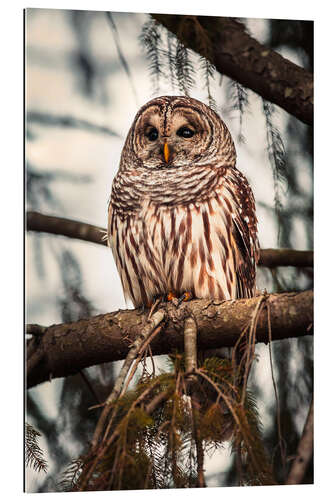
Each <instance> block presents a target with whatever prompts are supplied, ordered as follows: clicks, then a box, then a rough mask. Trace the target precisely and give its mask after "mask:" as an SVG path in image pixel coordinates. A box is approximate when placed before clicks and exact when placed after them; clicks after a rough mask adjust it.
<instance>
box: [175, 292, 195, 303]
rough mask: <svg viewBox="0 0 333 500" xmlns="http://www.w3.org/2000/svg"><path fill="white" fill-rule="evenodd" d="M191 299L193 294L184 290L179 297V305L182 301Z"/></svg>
mask: <svg viewBox="0 0 333 500" xmlns="http://www.w3.org/2000/svg"><path fill="white" fill-rule="evenodd" d="M191 299H192V294H191V293H190V292H184V293H183V294H182V295H181V296H180V297H179V299H178V306H180V304H181V303H182V302H188V301H189V300H191Z"/></svg>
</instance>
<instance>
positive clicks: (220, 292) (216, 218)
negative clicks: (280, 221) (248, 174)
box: [108, 96, 259, 307]
mask: <svg viewBox="0 0 333 500" xmlns="http://www.w3.org/2000/svg"><path fill="white" fill-rule="evenodd" d="M108 242H109V245H110V246H111V248H112V252H113V255H114V258H115V261H116V264H117V268H118V271H119V274H120V277H121V282H122V286H123V290H124V295H125V298H126V299H130V300H131V301H132V303H133V304H134V306H135V307H139V306H144V307H149V306H150V305H151V304H152V303H153V301H154V298H156V297H157V296H165V295H167V294H170V295H171V296H173V297H180V296H187V297H188V296H192V297H193V298H211V299H217V300H229V299H236V298H242V297H252V296H253V295H254V293H255V288H256V286H255V280H256V263H257V260H258V255H259V245H258V239H257V219H256V215H255V202H254V197H253V194H252V191H251V188H250V186H249V184H248V182H247V180H246V178H245V177H244V175H243V174H242V173H241V172H240V171H239V170H237V168H236V151H235V146H234V143H233V140H232V137H231V135H230V132H229V130H228V128H227V126H226V125H225V123H224V122H223V121H222V120H221V118H220V117H219V116H218V114H217V113H216V112H215V111H213V110H212V109H211V108H210V107H208V106H206V105H205V104H203V103H202V102H200V101H198V100H196V99H193V98H189V97H183V96H179V97H178V96H162V97H158V98H155V99H153V100H151V101H149V102H148V103H147V104H145V105H144V106H142V108H141V109H140V110H139V111H138V113H137V115H136V116H135V118H134V122H133V124H132V126H131V128H130V130H129V133H128V135H127V138H126V142H125V145H124V148H123V151H122V154H121V160H120V166H119V170H118V172H117V174H116V176H115V178H114V181H113V185H112V192H111V197H110V202H109V211H108Z"/></svg>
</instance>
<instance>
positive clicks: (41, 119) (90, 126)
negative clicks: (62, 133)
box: [26, 111, 119, 137]
mask: <svg viewBox="0 0 333 500" xmlns="http://www.w3.org/2000/svg"><path fill="white" fill-rule="evenodd" d="M26 119H27V122H28V123H37V124H38V125H47V126H50V127H67V128H79V129H83V130H87V131H88V132H95V133H101V134H106V135H110V136H113V137H119V134H118V133H117V132H115V131H114V130H111V129H110V128H108V127H104V126H103V125H96V124H95V123H92V122H89V121H87V120H81V119H80V118H75V117H74V116H70V115H55V114H51V113H44V112H42V111H28V112H27V115H26Z"/></svg>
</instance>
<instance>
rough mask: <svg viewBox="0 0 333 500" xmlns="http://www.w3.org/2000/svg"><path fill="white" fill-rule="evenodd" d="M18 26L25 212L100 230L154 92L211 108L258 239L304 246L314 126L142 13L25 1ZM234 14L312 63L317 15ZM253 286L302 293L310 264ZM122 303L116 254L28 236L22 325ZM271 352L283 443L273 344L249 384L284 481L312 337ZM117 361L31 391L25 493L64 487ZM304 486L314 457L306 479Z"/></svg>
mask: <svg viewBox="0 0 333 500" xmlns="http://www.w3.org/2000/svg"><path fill="white" fill-rule="evenodd" d="M25 21H26V25H25V26H26V27H25V36H26V175H25V178H26V209H27V210H35V211H39V212H42V213H45V214H49V215H57V216H63V217H68V218H71V219H76V220H80V221H84V222H87V223H90V224H94V225H97V226H101V227H106V220H107V201H108V197H109V194H110V189H111V184H112V179H113V176H114V175H115V172H116V170H117V168H118V162H119V157H120V152H121V148H122V145H123V141H124V139H125V136H126V134H127V131H128V128H129V126H130V124H131V123H132V120H133V117H134V115H135V113H136V111H137V109H138V108H139V106H141V105H142V104H144V103H145V102H146V101H148V100H149V99H150V98H152V97H154V96H157V95H164V94H186V93H188V94H189V95H191V96H192V97H195V98H198V99H200V100H202V101H203V102H205V103H207V104H210V105H211V106H213V107H215V109H216V110H217V112H218V113H219V114H220V115H221V116H222V117H223V119H224V120H225V121H226V123H227V125H228V127H229V128H230V130H231V132H232V135H233V137H234V139H235V143H236V149H237V154H238V168H239V169H240V170H241V171H242V172H244V174H245V175H246V176H247V178H248V179H249V182H250V184H251V186H252V188H253V191H254V194H255V198H256V202H257V215H258V220H259V240H260V244H261V247H262V248H267V247H270V248H279V247H288V248H295V249H302V250H307V249H310V250H311V249H312V247H313V131H312V127H311V126H309V125H305V124H304V123H302V122H301V121H300V120H298V119H297V118H295V117H294V116H292V115H291V114H288V113H287V112H286V111H284V110H283V109H281V108H279V107H277V106H274V105H272V104H270V103H269V102H268V101H265V100H263V99H262V97H261V96H260V95H258V94H256V93H254V92H253V91H251V90H249V89H247V88H245V87H244V86H243V85H241V83H239V82H238V81H237V80H235V81H234V80H232V79H231V78H229V77H228V76H226V75H222V74H221V73H219V72H217V71H216V70H215V67H214V66H213V65H212V64H211V63H210V62H209V61H208V59H207V58H205V57H202V56H200V55H198V54H197V53H196V52H194V51H192V50H189V49H186V48H185V47H184V45H182V43H180V41H179V40H178V39H177V37H175V36H174V35H172V34H171V33H170V32H169V31H168V30H167V29H166V28H165V27H163V26H162V25H161V24H159V23H156V22H155V21H153V19H152V18H151V17H150V16H149V15H148V14H134V13H133V14H125V13H111V14H110V13H104V12H93V11H69V10H68V11H64V10H47V9H28V10H27V11H26V20H25ZM241 22H242V23H243V24H244V25H245V26H246V29H247V32H248V33H249V34H251V36H253V37H254V38H256V39H257V40H258V41H259V42H260V43H262V44H265V45H266V46H268V47H270V48H272V49H274V50H276V51H277V52H278V53H280V54H282V55H283V56H284V57H286V58H287V59H289V60H291V61H293V62H295V63H296V64H298V65H299V66H302V67H304V68H305V69H307V70H309V71H312V70H313V23H312V22H309V21H288V20H265V19H241ZM208 55H209V52H207V56H208ZM258 287H259V288H260V289H261V290H263V289H267V291H269V292H275V291H287V290H295V291H298V290H306V289H310V288H312V287H313V274H312V269H309V268H304V269H302V268H293V267H285V268H275V269H268V268H259V270H258ZM125 307H126V304H125V303H124V300H123V294H122V290H121V284H120V280H119V277H118V273H117V270H116V267H115V264H114V262H113V258H112V254H111V252H109V251H107V250H105V248H103V247H101V246H99V245H93V244H90V243H86V242H81V241H78V240H72V239H69V238H66V237H62V236H53V235H47V234H44V233H39V232H28V233H27V239H26V322H27V323H39V324H43V325H49V324H52V323H61V322H64V321H74V320H77V319H79V318H82V317H88V316H91V315H92V314H98V313H103V312H107V311H113V310H116V309H118V308H125ZM272 350H273V357H274V374H275V379H276V384H277V387H278V396H279V404H280V417H281V433H282V437H283V442H282V446H280V447H279V446H278V443H279V436H278V427H277V425H276V412H277V404H276V399H275V396H274V390H273V384H272V379H271V373H270V370H269V353H268V347H267V346H262V345H259V346H257V349H256V353H257V355H258V360H259V361H258V363H257V364H256V366H255V367H254V369H253V370H252V374H251V379H250V387H251V389H252V391H253V392H254V394H255V395H256V397H257V402H258V404H259V411H260V416H261V419H262V422H263V427H264V433H265V434H264V437H265V442H266V444H267V445H268V447H269V452H270V455H271V457H272V460H273V463H274V472H275V475H276V478H277V479H278V480H279V481H283V479H284V478H285V471H286V470H287V469H288V467H289V462H290V459H291V458H292V457H293V456H294V455H295V452H296V447H297V444H298V441H299V438H300V434H301V432H302V429H303V426H304V422H305V419H306V415H307V411H308V408H309V405H310V402H311V398H312V383H313V378H312V370H313V367H312V359H313V356H312V354H313V353H312V339H311V338H308V337H307V338H300V339H298V340H284V341H281V342H275V343H274V344H273V346H272ZM160 363H162V364H163V361H162V360H161V361H160ZM118 367H119V364H118V363H115V364H113V365H112V366H110V365H108V366H105V367H104V368H103V370H100V369H99V368H97V367H92V368H89V369H87V370H85V375H75V376H73V377H67V378H66V379H56V380H53V381H52V384H49V383H44V384H42V385H40V386H37V387H35V388H33V389H30V390H29V391H28V392H27V396H26V397H27V400H26V413H27V421H28V422H29V423H30V424H32V425H33V427H34V428H35V429H36V430H38V431H40V433H41V435H42V436H41V438H40V440H39V444H40V446H41V448H42V449H43V451H44V457H45V459H46V461H47V464H48V471H47V474H46V475H45V474H44V473H43V472H36V471H34V470H33V469H31V468H28V469H27V475H26V489H27V490H28V491H30V492H35V491H40V492H42V491H61V486H60V485H59V477H60V475H61V472H62V471H63V470H64V469H65V468H66V466H67V465H68V463H69V462H70V461H71V460H72V459H73V458H76V457H77V456H78V455H79V454H80V453H81V452H82V451H83V449H84V447H85V445H86V443H87V442H89V439H90V438H91V433H92V432H93V429H94V427H95V424H96V416H95V414H94V413H93V412H89V411H88V408H89V407H90V406H91V405H94V404H96V399H98V400H103V398H104V397H105V396H106V395H107V394H108V392H109V389H108V388H109V386H110V383H112V380H113V377H114V373H115V372H117V370H118ZM235 467H236V464H235V463H234V459H233V457H232V456H230V450H229V449H228V448H226V449H225V450H222V451H219V452H218V453H214V455H212V456H211V457H207V458H206V461H205V469H206V474H207V485H208V486H228V485H233V484H235ZM312 481H313V472H312V464H311V466H310V467H309V468H308V471H307V474H306V477H305V478H304V482H308V483H311V482H312Z"/></svg>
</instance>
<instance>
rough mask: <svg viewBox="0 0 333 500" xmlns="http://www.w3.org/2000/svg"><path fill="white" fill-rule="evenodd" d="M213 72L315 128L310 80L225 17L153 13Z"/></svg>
mask: <svg viewBox="0 0 333 500" xmlns="http://www.w3.org/2000/svg"><path fill="white" fill-rule="evenodd" d="M152 17H153V18H154V19H155V20H156V21H158V22H159V23H161V24H162V25H163V26H165V27H166V28H167V29H168V30H169V31H171V32H172V33H174V34H175V35H176V36H177V37H178V38H179V40H180V41H181V42H182V43H183V44H184V45H185V46H186V47H188V48H190V49H192V50H194V51H195V52H197V53H199V54H200V55H202V56H204V57H206V59H209V60H210V62H212V63H213V64H214V65H215V67H216V69H217V71H219V72H220V73H221V74H224V75H227V76H229V77H230V78H232V79H233V80H237V81H238V82H239V83H241V84H242V85H244V86H245V87H248V88H250V89H252V90H254V92H256V93H257V94H259V95H260V96H262V97H263V98H264V99H267V100H269V101H271V102H272V103H274V104H277V105H278V106H281V108H283V109H285V110H286V111H288V113H291V114H292V115H294V116H296V117H297V118H298V119H300V120H301V121H303V122H304V123H307V124H309V125H312V123H313V75H312V74H311V73H309V72H308V71H306V70H304V69H303V68H301V67H300V66H297V65H296V64H294V63H292V62H290V61H288V60H287V59H285V58H284V57H282V56H281V55H280V54H278V53H277V52H275V51H273V50H271V49H269V48H268V47H265V46H264V45H262V44H260V43H259V42H257V40H255V39H254V38H252V37H251V36H250V35H248V33H247V32H246V30H245V27H244V26H243V24H242V23H240V22H239V21H236V20H235V19H232V18H228V17H208V16H180V15H174V14H172V15H169V14H152Z"/></svg>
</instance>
